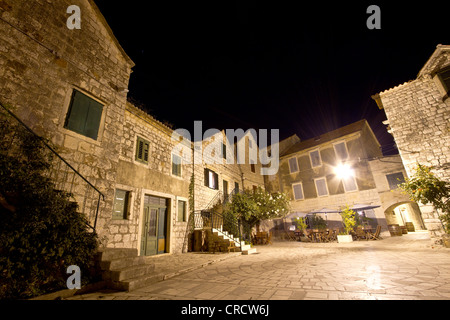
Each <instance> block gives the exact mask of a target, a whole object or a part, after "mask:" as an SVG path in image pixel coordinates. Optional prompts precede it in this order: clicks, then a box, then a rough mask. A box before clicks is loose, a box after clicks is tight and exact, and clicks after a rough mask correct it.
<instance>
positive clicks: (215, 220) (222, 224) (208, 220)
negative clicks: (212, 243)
mask: <svg viewBox="0 0 450 320" xmlns="http://www.w3.org/2000/svg"><path fill="white" fill-rule="evenodd" d="M194 228H195V229H211V231H213V230H214V229H215V230H217V231H220V232H222V233H223V234H225V235H226V236H227V237H228V238H229V239H230V240H232V241H234V242H235V243H237V244H238V246H239V248H240V250H241V251H242V245H241V241H242V238H241V235H242V231H241V221H240V220H239V219H237V218H236V217H234V216H232V215H230V214H220V213H218V212H216V211H213V210H199V211H194Z"/></svg>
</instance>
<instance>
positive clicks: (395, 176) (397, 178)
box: [386, 172, 405, 190]
mask: <svg viewBox="0 0 450 320" xmlns="http://www.w3.org/2000/svg"><path fill="white" fill-rule="evenodd" d="M386 179H387V181H388V183H389V189H391V190H394V189H397V188H398V185H399V184H400V183H404V182H405V178H404V177H403V173H401V172H396V173H391V174H387V175H386Z"/></svg>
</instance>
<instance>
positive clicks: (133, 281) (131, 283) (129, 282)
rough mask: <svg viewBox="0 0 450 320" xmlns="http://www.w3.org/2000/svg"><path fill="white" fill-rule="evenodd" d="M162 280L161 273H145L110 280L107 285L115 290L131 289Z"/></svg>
mask: <svg viewBox="0 0 450 320" xmlns="http://www.w3.org/2000/svg"><path fill="white" fill-rule="evenodd" d="M162 280H164V275H163V274H146V275H142V276H138V277H134V278H130V279H124V280H121V281H112V282H110V283H109V287H110V288H111V289H115V290H124V291H131V290H136V289H139V288H142V287H145V286H148V285H151V284H152V283H155V282H159V281H162Z"/></svg>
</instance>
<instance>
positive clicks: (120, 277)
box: [97, 248, 161, 291]
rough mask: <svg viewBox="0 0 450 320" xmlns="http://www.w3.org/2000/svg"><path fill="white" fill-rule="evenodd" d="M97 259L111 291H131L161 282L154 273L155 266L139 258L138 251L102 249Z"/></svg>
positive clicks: (141, 257) (143, 258)
mask: <svg viewBox="0 0 450 320" xmlns="http://www.w3.org/2000/svg"><path fill="white" fill-rule="evenodd" d="M97 259H98V263H99V266H100V269H101V271H102V278H103V280H104V281H105V282H106V286H107V287H108V288H110V289H115V290H125V291H130V290H135V289H138V288H141V287H144V286H146V285H149V284H151V283H154V282H156V281H159V280H161V279H159V275H157V274H155V273H154V270H155V265H154V264H151V263H146V260H145V257H143V256H138V250H137V249H112V248H107V249H102V250H100V251H99V252H98V257H97Z"/></svg>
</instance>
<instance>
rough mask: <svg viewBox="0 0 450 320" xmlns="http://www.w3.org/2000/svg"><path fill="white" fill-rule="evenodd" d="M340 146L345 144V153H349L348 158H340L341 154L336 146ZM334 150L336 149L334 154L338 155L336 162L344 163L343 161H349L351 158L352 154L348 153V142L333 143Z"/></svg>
mask: <svg viewBox="0 0 450 320" xmlns="http://www.w3.org/2000/svg"><path fill="white" fill-rule="evenodd" d="M340 144H344V147H345V152H346V153H347V158H345V159H341V158H340V157H339V153H338V152H337V150H336V146H337V145H340ZM333 149H334V154H335V155H336V160H338V161H341V162H342V161H347V160H348V159H349V158H350V153H349V152H348V148H347V141H345V140H343V141H339V142H335V143H333Z"/></svg>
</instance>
